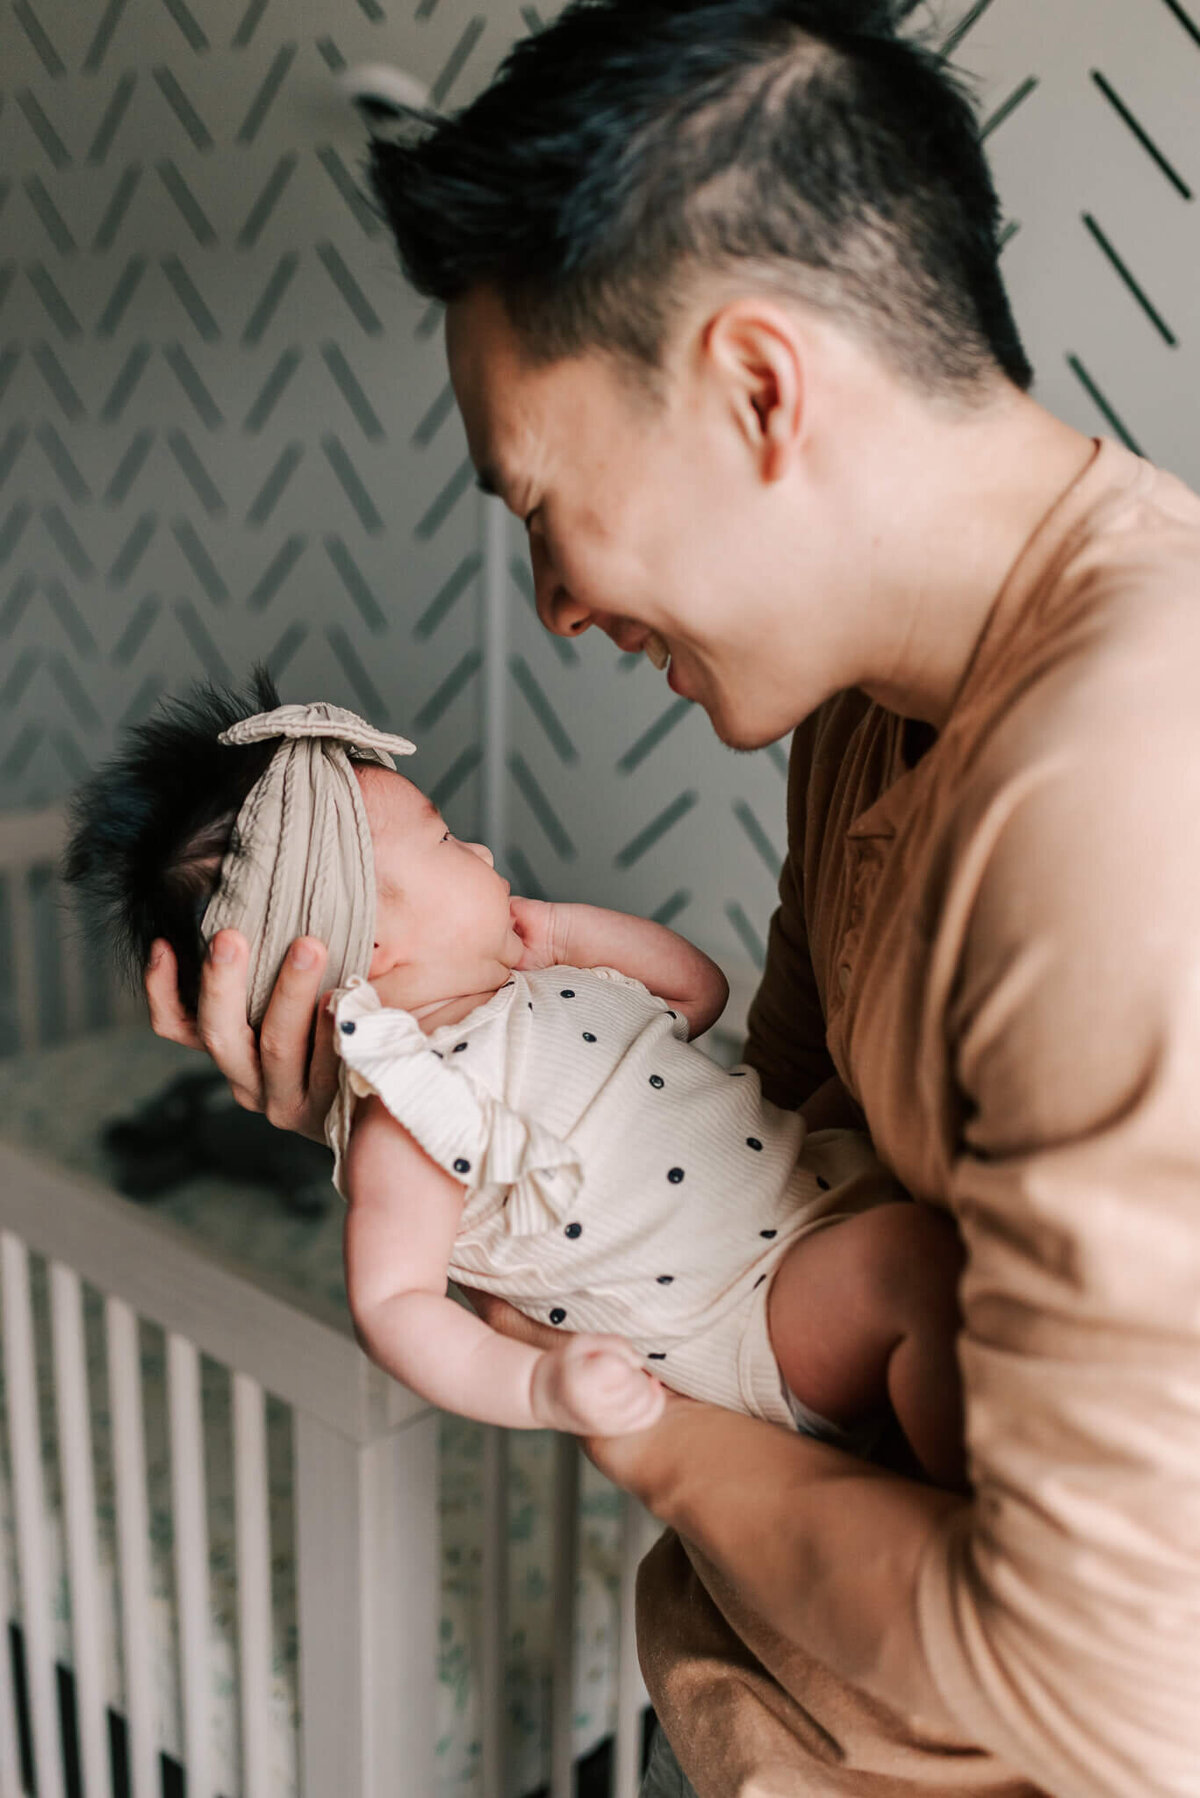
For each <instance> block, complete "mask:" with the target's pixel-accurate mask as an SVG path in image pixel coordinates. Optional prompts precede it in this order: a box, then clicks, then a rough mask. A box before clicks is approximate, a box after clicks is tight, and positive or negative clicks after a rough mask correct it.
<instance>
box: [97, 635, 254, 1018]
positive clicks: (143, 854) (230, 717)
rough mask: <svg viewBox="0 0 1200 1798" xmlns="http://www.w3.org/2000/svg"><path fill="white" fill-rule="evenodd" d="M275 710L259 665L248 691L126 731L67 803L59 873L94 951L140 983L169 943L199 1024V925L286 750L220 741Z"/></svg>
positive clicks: (178, 707) (186, 704) (192, 700)
mask: <svg viewBox="0 0 1200 1798" xmlns="http://www.w3.org/2000/svg"><path fill="white" fill-rule="evenodd" d="M279 704H280V699H279V694H278V693H277V691H276V689H275V683H274V681H273V680H272V679H271V677H270V675H269V674H268V673H267V671H266V669H265V668H264V667H261V666H259V667H256V668H254V669H253V670H252V672H251V674H250V677H249V679H248V681H247V683H246V688H245V691H244V692H243V693H239V692H237V691H236V690H235V689H233V688H230V687H217V686H212V685H208V684H197V685H196V686H194V687H192V688H191V689H190V691H189V692H188V693H186V694H185V695H183V696H181V697H177V698H173V699H168V700H164V701H163V702H162V705H161V707H160V709H159V711H158V712H157V713H156V714H155V715H154V716H153V717H151V718H149V719H147V720H146V722H145V723H143V724H137V725H134V726H132V727H131V728H130V729H129V730H128V731H126V732H125V734H124V736H123V738H122V739H121V742H120V744H119V746H118V748H119V753H118V754H117V755H116V756H115V757H114V758H113V760H112V761H110V762H106V763H105V764H104V765H103V766H102V767H100V768H99V769H97V771H96V773H95V774H93V775H92V777H91V778H90V779H89V780H88V781H87V782H86V783H85V785H84V786H82V787H81V788H80V789H79V791H78V792H77V793H76V794H75V795H74V796H73V798H72V800H71V804H70V826H71V829H70V836H69V840H68V843H67V847H66V850H65V852H64V855H63V864H62V875H63V879H64V880H65V881H66V882H67V883H68V885H69V886H71V887H73V888H74V889H75V891H76V893H77V895H78V900H79V914H80V921H81V923H82V925H83V928H84V930H85V932H86V935H87V938H88V940H89V942H90V943H91V944H92V945H93V946H94V947H95V948H97V949H98V950H100V951H101V952H102V953H104V954H107V955H110V956H112V957H113V959H114V960H115V961H116V962H117V964H118V966H119V967H120V969H121V971H122V973H123V974H124V975H125V977H126V978H127V979H128V980H129V981H130V982H131V983H132V984H134V985H139V986H140V984H141V980H142V974H143V971H144V969H145V966H146V961H147V958H148V956H149V953H150V945H151V943H152V942H154V940H155V938H157V937H165V938H166V940H167V942H169V943H170V945H171V948H172V949H173V950H174V952H175V958H176V960H177V962H178V964H179V996H180V998H181V1000H182V1001H183V1003H184V1005H185V1006H186V1007H187V1009H188V1010H189V1011H190V1012H191V1013H192V1014H193V1015H194V1014H195V1011H196V1005H197V1002H198V999H199V993H200V970H201V968H202V966H203V963H204V955H205V944H204V940H203V938H202V937H201V934H200V921H201V919H202V918H203V916H204V912H205V909H206V907H207V905H208V902H209V899H210V898H211V897H212V895H213V893H214V891H215V890H216V886H217V881H218V877H219V875H220V870H221V862H222V860H223V859H224V857H225V855H226V853H227V852H228V850H229V849H230V847H231V846H232V845H233V839H234V825H235V823H236V821H237V815H238V813H239V811H240V810H241V808H242V805H243V802H244V801H245V798H246V795H247V794H248V793H249V791H250V789H251V787H252V786H253V785H254V783H255V781H256V780H257V779H258V778H259V776H260V775H261V774H263V773H265V771H266V769H267V766H268V764H269V763H270V760H271V757H272V756H273V754H274V753H275V750H276V749H277V748H278V747H279V745H278V743H275V742H267V743H247V744H236V745H227V744H223V743H219V742H218V741H217V738H218V737H219V735H220V733H221V732H222V731H223V730H227V729H228V728H229V726H230V725H232V724H236V723H237V722H238V720H239V719H240V718H252V717H253V716H254V715H255V713H257V712H271V711H274V710H275V708H276V707H277V706H278V705H279Z"/></svg>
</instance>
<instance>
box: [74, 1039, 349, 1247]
mask: <svg viewBox="0 0 1200 1798" xmlns="http://www.w3.org/2000/svg"><path fill="white" fill-rule="evenodd" d="M101 1141H102V1143H103V1145H104V1147H105V1149H106V1150H107V1152H108V1154H109V1155H110V1156H111V1157H112V1160H113V1163H114V1164H115V1171H114V1181H115V1184H116V1186H117V1187H118V1189H119V1190H120V1191H121V1192H123V1193H125V1195H126V1196H127V1197H128V1198H131V1199H142V1200H147V1199H156V1198H158V1197H159V1196H160V1195H161V1194H162V1193H164V1192H166V1191H168V1190H169V1188H171V1187H172V1186H178V1185H180V1184H182V1182H183V1181H185V1180H191V1179H194V1178H195V1177H196V1176H197V1175H198V1174H207V1175H214V1174H215V1175H225V1176H226V1177H227V1178H228V1179H229V1180H230V1181H233V1182H236V1183H237V1184H238V1185H243V1184H251V1185H257V1186H267V1187H270V1188H272V1189H273V1190H274V1191H275V1192H276V1193H278V1195H279V1197H280V1198H281V1199H282V1200H283V1203H284V1206H285V1207H286V1209H287V1210H288V1211H290V1212H292V1213H293V1214H294V1215H295V1216H297V1217H319V1216H321V1215H322V1213H323V1212H324V1211H325V1210H326V1209H327V1207H328V1205H329V1202H330V1199H331V1198H332V1196H333V1186H332V1184H331V1175H332V1172H333V1156H332V1154H331V1153H330V1151H329V1150H328V1149H327V1148H325V1147H324V1145H323V1144H322V1143H316V1142H309V1141H308V1140H307V1138H306V1137H303V1136H294V1135H291V1134H290V1133H289V1132H287V1131H283V1130H276V1129H275V1127H274V1126H273V1125H272V1124H269V1123H268V1122H267V1120H266V1118H265V1117H263V1116H262V1115H261V1113H259V1112H255V1111H243V1110H242V1108H241V1107H240V1106H239V1105H238V1104H236V1103H235V1101H234V1099H233V1096H232V1094H231V1093H230V1091H229V1088H228V1087H227V1086H226V1084H225V1081H224V1079H223V1078H222V1076H221V1075H220V1074H218V1073H217V1072H216V1070H215V1069H214V1070H212V1071H211V1072H210V1071H205V1072H202V1073H196V1074H181V1075H179V1077H178V1078H177V1079H175V1080H172V1081H171V1083H170V1085H169V1086H166V1087H164V1088H163V1090H162V1091H161V1092H159V1093H156V1094H155V1096H154V1097H153V1098H152V1099H149V1100H148V1101H147V1102H146V1103H145V1104H144V1105H141V1106H139V1107H138V1109H137V1110H136V1111H135V1112H133V1113H132V1114H131V1116H129V1117H126V1118H117V1119H114V1121H113V1122H112V1123H111V1124H107V1125H106V1126H105V1128H104V1130H103V1131H102V1133H101Z"/></svg>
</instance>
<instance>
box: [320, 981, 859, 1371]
mask: <svg viewBox="0 0 1200 1798" xmlns="http://www.w3.org/2000/svg"><path fill="white" fill-rule="evenodd" d="M554 973H555V970H552V969H547V970H539V971H534V972H532V973H529V974H518V975H517V976H515V977H514V980H513V982H512V983H511V987H510V989H508V990H504V991H503V993H502V997H501V999H500V1002H499V1004H496V1003H495V1002H493V1001H489V1002H488V1005H489V1007H491V1015H490V1016H489V1017H488V1018H482V1017H480V1015H479V1014H478V1013H477V1014H474V1015H473V1016H472V1018H471V1020H470V1024H469V1026H468V1027H469V1030H470V1036H469V1038H459V1039H458V1040H455V1038H454V1036H453V1035H452V1034H450V1032H447V1033H446V1034H445V1035H441V1036H440V1037H439V1035H438V1034H437V1033H435V1036H434V1042H435V1043H439V1045H440V1046H438V1047H436V1048H435V1047H433V1045H432V1044H427V1043H423V1045H422V1046H423V1048H425V1049H428V1050H429V1051H430V1052H429V1053H428V1054H422V1055H421V1056H420V1057H419V1061H420V1063H421V1065H422V1066H423V1067H424V1068H426V1069H427V1070H428V1072H427V1074H426V1076H425V1079H426V1083H427V1085H428V1087H429V1090H430V1091H434V1090H436V1091H437V1092H438V1093H441V1094H444V1093H445V1091H446V1087H445V1085H444V1083H446V1082H453V1083H456V1084H457V1083H459V1082H461V1083H463V1086H464V1089H465V1090H468V1091H470V1092H472V1093H474V1092H479V1093H483V1092H484V1089H486V1093H487V1094H490V1095H491V1097H492V1098H493V1099H494V1100H495V1102H496V1106H497V1107H498V1108H499V1111H498V1112H497V1111H495V1109H493V1111H489V1112H488V1113H487V1117H488V1118H489V1119H490V1118H491V1117H492V1116H493V1115H499V1114H500V1113H502V1112H503V1110H504V1107H506V1106H507V1107H511V1113H512V1114H513V1115H515V1117H516V1119H517V1120H518V1121H520V1120H530V1121H531V1123H536V1125H537V1126H538V1127H539V1128H540V1130H541V1131H542V1132H543V1133H544V1132H546V1131H549V1133H550V1137H551V1139H552V1141H553V1142H554V1143H557V1144H559V1145H564V1144H570V1145H572V1146H574V1144H575V1142H576V1137H575V1135H574V1132H575V1131H577V1130H580V1131H582V1132H583V1134H582V1135H580V1136H579V1138H578V1142H579V1153H580V1156H581V1157H582V1158H583V1160H584V1167H585V1170H586V1171H585V1175H584V1176H583V1177H582V1180H581V1176H580V1174H579V1172H578V1170H577V1169H576V1168H574V1167H573V1165H568V1161H566V1160H563V1158H562V1156H560V1157H559V1161H560V1163H561V1164H560V1165H546V1166H544V1167H542V1168H541V1170H540V1174H539V1175H538V1181H539V1187H540V1191H541V1192H542V1194H543V1195H544V1200H543V1203H544V1206H545V1218H546V1222H545V1225H544V1226H536V1224H535V1225H534V1226H530V1227H531V1228H533V1229H534V1231H535V1233H534V1235H533V1236H532V1237H531V1236H529V1235H525V1234H522V1235H520V1236H515V1237H512V1236H508V1235H507V1234H506V1227H505V1223H504V1219H505V1216H506V1215H507V1200H506V1199H505V1198H504V1196H503V1190H502V1188H499V1187H497V1186H496V1185H495V1184H494V1182H495V1180H496V1178H497V1175H496V1172H495V1167H496V1162H495V1159H494V1158H493V1157H492V1155H491V1152H490V1151H491V1149H492V1148H494V1146H495V1144H496V1141H497V1138H496V1125H495V1124H493V1123H491V1122H488V1123H486V1125H485V1124H482V1123H477V1122H476V1119H478V1117H479V1116H480V1115H481V1114H479V1112H478V1111H477V1110H476V1111H475V1112H474V1113H473V1114H472V1119H471V1122H472V1125H473V1127H474V1129H475V1130H476V1131H478V1132H479V1133H478V1134H473V1133H472V1129H471V1128H468V1129H466V1130H463V1129H461V1128H460V1129H459V1131H458V1141H457V1143H456V1142H455V1141H454V1137H453V1135H452V1134H451V1132H450V1128H449V1123H450V1120H449V1119H448V1117H447V1111H448V1107H443V1108H442V1111H441V1112H440V1113H439V1114H438V1118H437V1120H436V1122H437V1124H438V1125H439V1126H440V1143H441V1146H440V1147H439V1146H438V1145H437V1144H436V1143H434V1142H432V1141H425V1142H424V1146H426V1147H427V1148H428V1149H429V1152H431V1153H434V1154H435V1159H438V1160H440V1161H441V1163H442V1165H443V1166H445V1167H446V1168H447V1169H448V1170H449V1169H452V1170H453V1171H454V1173H455V1174H456V1175H457V1176H459V1177H460V1178H462V1179H463V1181H464V1184H467V1194H466V1199H465V1202H464V1207H463V1225H462V1228H461V1229H460V1233H459V1237H458V1240H457V1241H456V1243H455V1247H454V1252H453V1258H452V1262H451V1267H450V1277H451V1278H452V1279H453V1280H455V1282H456V1283H461V1284H463V1285H471V1284H474V1285H476V1286H477V1287H479V1288H481V1289H483V1290H487V1291H494V1292H497V1293H499V1294H501V1295H502V1296H504V1297H506V1298H508V1299H509V1300H510V1302H513V1303H515V1304H516V1305H517V1306H518V1308H519V1309H521V1310H523V1311H525V1312H526V1313H527V1314H528V1315H530V1316H533V1317H535V1318H541V1319H543V1320H548V1321H549V1322H550V1323H551V1324H552V1325H554V1326H555V1327H559V1326H561V1327H563V1328H564V1329H565V1330H589V1331H590V1330H596V1331H612V1332H613V1333H615V1334H619V1335H622V1336H625V1337H626V1338H627V1340H629V1341H630V1342H631V1343H632V1344H633V1345H634V1347H635V1348H636V1349H637V1350H638V1352H639V1353H640V1354H641V1355H642V1356H643V1357H644V1358H645V1360H646V1361H648V1362H649V1361H660V1360H666V1359H668V1356H669V1358H670V1360H671V1363H672V1370H673V1371H672V1373H671V1376H670V1378H671V1380H672V1383H673V1384H677V1385H678V1387H679V1389H680V1390H681V1391H689V1390H692V1391H695V1392H696V1395H697V1396H704V1395H705V1393H704V1391H703V1390H701V1389H700V1388H698V1387H697V1386H696V1385H695V1384H694V1383H693V1384H692V1385H690V1386H689V1380H691V1381H693V1382H694V1380H695V1378H696V1376H695V1375H694V1374H693V1373H691V1372H689V1368H691V1367H694V1366H695V1365H696V1363H695V1362H694V1360H693V1359H691V1358H690V1357H691V1356H692V1345H693V1343H695V1342H696V1341H697V1340H698V1339H699V1338H700V1337H702V1336H703V1333H704V1331H705V1329H706V1327H707V1326H706V1325H705V1322H704V1319H705V1317H706V1316H708V1315H709V1312H708V1311H707V1310H706V1307H710V1306H714V1305H716V1304H717V1303H718V1296H719V1293H718V1289H719V1290H720V1291H723V1292H724V1293H725V1294H726V1295H727V1294H728V1293H729V1290H730V1281H731V1279H732V1280H733V1281H734V1282H735V1283H738V1284H739V1287H740V1291H741V1292H742V1293H743V1294H745V1295H746V1297H748V1296H749V1294H750V1293H751V1292H752V1291H754V1292H757V1291H758V1290H759V1289H760V1288H761V1287H762V1286H763V1285H764V1284H765V1282H766V1281H767V1279H768V1278H769V1270H772V1269H773V1268H774V1267H775V1265H777V1262H778V1259H779V1256H780V1255H781V1253H782V1252H783V1251H784V1250H785V1249H786V1247H787V1244H788V1241H789V1239H790V1237H791V1235H792V1230H793V1225H794V1223H795V1222H797V1221H799V1222H803V1221H805V1217H806V1213H805V1211H804V1209H803V1207H804V1206H805V1203H806V1195H811V1197H812V1198H813V1200H814V1202H815V1196H816V1195H814V1194H813V1193H812V1187H813V1184H814V1181H815V1178H816V1177H815V1176H814V1175H812V1174H809V1175H808V1176H807V1186H806V1187H805V1186H804V1185H803V1183H800V1184H795V1183H791V1170H792V1168H793V1166H794V1164H795V1160H796V1147H797V1144H798V1142H799V1137H800V1130H799V1124H798V1122H796V1123H794V1124H791V1123H789V1122H787V1121H786V1120H785V1121H783V1122H781V1121H780V1118H781V1115H782V1114H777V1113H774V1112H773V1111H772V1112H768V1111H766V1110H765V1108H764V1107H763V1105H762V1103H761V1096H760V1092H759V1086H758V1080H757V1077H756V1076H754V1074H753V1071H752V1070H750V1069H748V1068H744V1067H743V1068H734V1069H729V1070H726V1069H723V1068H721V1067H719V1066H718V1065H717V1064H716V1063H713V1062H710V1061H709V1060H708V1059H707V1057H705V1056H704V1054H703V1052H702V1051H699V1050H696V1049H695V1048H693V1047H692V1046H690V1045H689V1044H688V1043H687V1041H686V1034H685V1033H686V1023H685V1022H684V1021H683V1020H682V1019H681V1018H680V1016H679V1014H678V1013H677V1012H676V1011H674V1010H673V1009H672V1008H668V1007H664V1006H663V1004H662V1001H661V1000H658V1001H655V1000H654V999H653V998H652V997H650V996H648V995H647V994H646V993H645V991H644V989H642V988H640V987H637V986H635V984H634V983H629V982H618V981H614V980H609V979H602V978H600V977H599V976H597V975H596V974H594V973H593V972H591V971H584V970H575V969H572V970H571V983H570V984H566V983H565V982H563V981H562V977H561V971H560V972H559V979H558V980H555V979H554ZM510 996H511V999H512V1008H511V1009H506V1004H507V1001H508V1000H509V998H510ZM481 1010H482V1008H481ZM535 1013H536V1019H535V1017H534V1015H532V1014H535ZM339 1023H340V1026H341V1027H342V1035H343V1036H349V1035H351V1034H352V1030H353V1027H354V1020H353V1019H351V1018H343V1019H342V1020H340V1021H339ZM345 1024H350V1025H351V1026H352V1030H351V1031H347V1030H345V1029H344V1025H345ZM358 1025H359V1026H361V1027H360V1028H359V1029H358V1034H357V1036H356V1038H355V1045H356V1046H355V1048H354V1049H351V1048H350V1047H349V1045H347V1047H346V1049H345V1050H344V1051H343V1053H344V1055H345V1057H346V1058H347V1059H349V1058H350V1057H352V1056H353V1057H355V1058H358V1057H365V1056H366V1054H367V1052H368V1049H369V1047H370V1045H369V1044H368V1043H364V1041H363V1039H364V1037H367V1036H368V1035H369V1034H370V1029H371V1020H370V1019H369V1018H367V1017H365V1016H364V1015H363V1014H362V1013H359V1015H358ZM458 1027H459V1028H460V1029H461V1028H462V1026H461V1025H459V1026H458ZM506 1032H507V1033H509V1034H510V1035H511V1038H512V1040H511V1044H510V1043H509V1036H506V1034H505V1033H506ZM512 1033H515V1034H512ZM447 1038H448V1040H447ZM339 1047H340V1039H339ZM468 1049H469V1050H470V1053H469V1054H468V1053H467V1051H468ZM443 1053H444V1060H445V1063H446V1064H450V1063H454V1064H459V1065H461V1066H462V1072H461V1074H460V1073H459V1072H458V1071H457V1067H456V1068H455V1071H453V1072H452V1071H451V1067H450V1066H449V1065H446V1066H445V1068H444V1071H443V1069H442V1068H441V1067H439V1062H440V1061H441V1060H442V1058H443ZM734 1081H736V1082H737V1084H736V1085H735V1084H733V1082H734ZM439 1083H443V1084H441V1085H439ZM605 1107H606V1109H605ZM396 1115H397V1116H400V1117H401V1121H402V1122H408V1121H409V1120H407V1119H406V1118H405V1117H404V1116H403V1114H402V1113H401V1112H400V1111H399V1110H397V1112H396ZM410 1127H411V1128H413V1130H414V1134H416V1135H417V1137H418V1140H422V1141H424V1139H423V1137H422V1132H421V1130H420V1129H419V1128H418V1127H417V1124H416V1122H413V1123H412V1124H410ZM610 1143H611V1144H612V1147H613V1157H612V1161H611V1165H610V1164H609V1162H608V1160H607V1157H605V1156H604V1154H603V1153H602V1150H603V1148H604V1147H606V1146H607V1145H608V1144H610ZM597 1145H600V1147H599V1148H598V1147H597ZM435 1150H436V1152H435ZM564 1153H565V1151H564ZM597 1155H599V1160H597V1159H596V1157H597ZM639 1157H640V1164H641V1166H642V1167H643V1168H644V1175H645V1177H644V1180H639V1179H638V1178H637V1176H636V1174H635V1176H634V1177H633V1178H632V1179H631V1178H630V1169H631V1168H633V1169H636V1168H637V1166H638V1165H639V1160H638V1158H639ZM568 1160H569V1158H568ZM655 1163H657V1174H655V1172H654V1168H655ZM485 1168H486V1169H487V1172H486V1175H484V1173H483V1170H484V1169H485ZM476 1170H479V1171H476ZM468 1177H470V1178H471V1181H472V1182H473V1183H471V1184H468ZM481 1180H482V1183H480V1182H481ZM489 1182H493V1184H488V1183H489ZM819 1186H820V1189H821V1190H822V1191H826V1190H828V1182H827V1181H824V1180H821V1181H820V1182H819ZM515 1190H516V1189H514V1191H515ZM522 1190H524V1187H523V1186H522ZM731 1191H736V1192H737V1194H738V1205H737V1207H736V1208H731V1207H730V1206H729V1203H728V1200H729V1194H730V1192H731ZM568 1207H569V1209H568ZM764 1213H765V1215H764ZM635 1226H636V1232H637V1235H636V1240H637V1245H638V1246H637V1248H636V1250H634V1251H633V1252H632V1254H631V1251H630V1249H629V1248H628V1247H627V1246H626V1245H627V1244H628V1242H629V1239H630V1234H631V1232H632V1231H633V1230H634V1228H635ZM714 1235H715V1241H714ZM739 1240H740V1242H741V1244H742V1248H741V1251H740V1252H741V1254H742V1256H743V1261H742V1262H741V1264H740V1265H741V1266H742V1267H743V1268H744V1273H743V1274H739V1273H738V1267H739V1262H738V1260H737V1255H738V1253H739V1249H738V1241H739ZM660 1257H661V1258H660ZM656 1262H657V1266H656V1265H655V1263H656ZM726 1308H727V1307H726ZM712 1315H716V1313H713V1314H712ZM655 1337H657V1338H658V1344H657V1346H656V1347H654V1348H651V1347H650V1343H651V1342H654V1340H655ZM647 1339H648V1340H647ZM735 1365H736V1356H734V1357H733V1359H732V1361H731V1366H734V1367H735ZM729 1377H731V1378H735V1377H736V1373H733V1374H730V1376H729ZM705 1378H707V1375H706V1376H705ZM713 1396H714V1397H715V1398H716V1401H717V1402H731V1403H734V1404H735V1405H736V1404H737V1403H738V1402H739V1401H738V1399H737V1397H736V1394H735V1395H734V1396H733V1397H732V1398H729V1397H728V1396H721V1395H720V1394H713Z"/></svg>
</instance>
